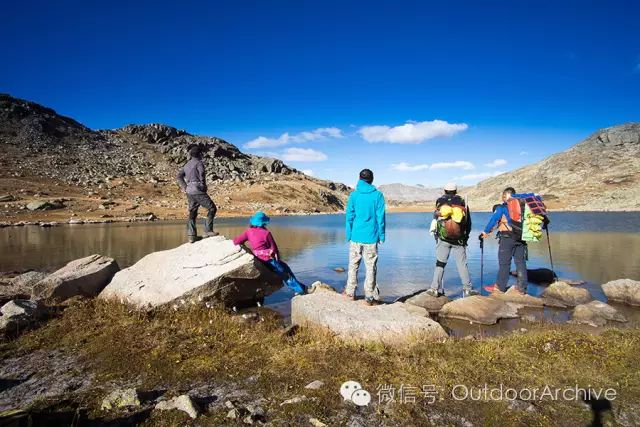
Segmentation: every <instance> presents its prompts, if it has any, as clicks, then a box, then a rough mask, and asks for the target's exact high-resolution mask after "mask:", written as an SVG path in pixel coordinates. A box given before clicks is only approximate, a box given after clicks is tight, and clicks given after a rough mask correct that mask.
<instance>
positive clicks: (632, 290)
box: [602, 279, 640, 306]
mask: <svg viewBox="0 0 640 427" xmlns="http://www.w3.org/2000/svg"><path fill="white" fill-rule="evenodd" d="M602 290H603V291H604V294H605V295H606V296H607V298H608V299H610V300H612V301H617V302H622V303H625V304H629V305H639V306H640V282H639V281H637V280H631V279H618V280H613V281H611V282H608V283H605V284H604V285H602Z"/></svg>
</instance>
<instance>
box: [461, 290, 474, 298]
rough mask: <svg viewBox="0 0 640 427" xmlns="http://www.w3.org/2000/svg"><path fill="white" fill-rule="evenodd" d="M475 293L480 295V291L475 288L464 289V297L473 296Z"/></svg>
mask: <svg viewBox="0 0 640 427" xmlns="http://www.w3.org/2000/svg"><path fill="white" fill-rule="evenodd" d="M474 295H478V291H476V290H473V289H465V290H463V291H462V297H463V298H466V297H471V296H474Z"/></svg>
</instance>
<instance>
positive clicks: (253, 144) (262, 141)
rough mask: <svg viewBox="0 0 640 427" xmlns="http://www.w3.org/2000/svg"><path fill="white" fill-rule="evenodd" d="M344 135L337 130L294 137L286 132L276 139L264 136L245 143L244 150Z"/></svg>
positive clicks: (321, 129)
mask: <svg viewBox="0 0 640 427" xmlns="http://www.w3.org/2000/svg"><path fill="white" fill-rule="evenodd" d="M342 137H344V135H343V134H342V131H341V130H340V129H338V128H333V127H331V128H318V129H315V130H312V131H305V132H300V133H297V134H295V135H289V133H288V132H285V133H283V134H282V135H280V136H279V137H277V138H267V137H266V136H259V137H257V138H256V139H253V140H251V141H249V142H247V143H246V144H245V145H244V147H245V148H267V147H280V146H283V145H287V144H294V143H300V142H308V141H318V140H323V139H330V138H342Z"/></svg>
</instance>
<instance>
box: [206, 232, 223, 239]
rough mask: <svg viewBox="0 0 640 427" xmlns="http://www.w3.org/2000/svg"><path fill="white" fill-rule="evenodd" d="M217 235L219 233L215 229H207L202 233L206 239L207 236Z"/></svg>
mask: <svg viewBox="0 0 640 427" xmlns="http://www.w3.org/2000/svg"><path fill="white" fill-rule="evenodd" d="M219 235H220V233H218V232H217V231H207V232H206V233H204V236H203V237H202V238H203V239H206V238H207V237H215V236H219Z"/></svg>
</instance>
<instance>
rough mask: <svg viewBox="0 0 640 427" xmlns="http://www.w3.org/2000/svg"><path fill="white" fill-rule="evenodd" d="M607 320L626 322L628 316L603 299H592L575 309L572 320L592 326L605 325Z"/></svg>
mask: <svg viewBox="0 0 640 427" xmlns="http://www.w3.org/2000/svg"><path fill="white" fill-rule="evenodd" d="M607 320H611V321H615V322H626V321H627V318H626V317H624V315H622V314H621V313H619V312H618V310H616V309H615V308H613V307H611V306H610V305H609V304H606V303H604V302H602V301H591V302H590V303H588V304H580V305H578V306H576V308H575V309H574V310H573V316H572V317H571V321H572V322H573V323H582V324H586V325H591V326H604V325H605V324H606V323H607Z"/></svg>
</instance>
